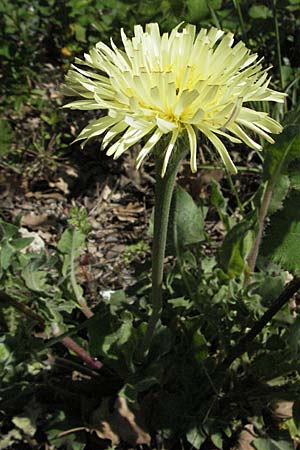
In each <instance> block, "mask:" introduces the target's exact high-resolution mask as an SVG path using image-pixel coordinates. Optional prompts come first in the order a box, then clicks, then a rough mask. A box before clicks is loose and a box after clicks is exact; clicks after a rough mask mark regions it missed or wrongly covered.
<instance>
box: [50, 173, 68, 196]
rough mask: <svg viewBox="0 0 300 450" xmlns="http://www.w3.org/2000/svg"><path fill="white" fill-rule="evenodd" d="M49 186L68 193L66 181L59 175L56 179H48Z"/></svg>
mask: <svg viewBox="0 0 300 450" xmlns="http://www.w3.org/2000/svg"><path fill="white" fill-rule="evenodd" d="M49 186H50V187H54V188H57V189H59V190H60V191H61V192H63V193H64V194H69V192H70V190H69V185H68V183H66V181H65V180H64V179H63V178H61V177H60V178H58V180H57V181H53V182H52V181H50V182H49Z"/></svg>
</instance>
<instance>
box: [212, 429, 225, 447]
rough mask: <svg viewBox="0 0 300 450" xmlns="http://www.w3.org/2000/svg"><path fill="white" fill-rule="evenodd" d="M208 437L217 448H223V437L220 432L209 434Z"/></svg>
mask: <svg viewBox="0 0 300 450" xmlns="http://www.w3.org/2000/svg"><path fill="white" fill-rule="evenodd" d="M210 439H211V441H212V443H213V444H214V445H215V446H216V447H217V448H219V449H222V448H223V437H222V433H221V432H219V433H213V434H211V435H210Z"/></svg>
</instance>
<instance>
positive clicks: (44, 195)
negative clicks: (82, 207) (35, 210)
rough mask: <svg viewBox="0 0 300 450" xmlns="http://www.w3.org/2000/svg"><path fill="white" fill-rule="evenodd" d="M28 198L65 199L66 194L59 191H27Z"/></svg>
mask: <svg viewBox="0 0 300 450" xmlns="http://www.w3.org/2000/svg"><path fill="white" fill-rule="evenodd" d="M25 197H26V198H36V199H39V198H58V199H63V198H64V196H63V195H62V194H60V193H59V192H50V193H46V192H39V191H37V192H27V193H26V194H25Z"/></svg>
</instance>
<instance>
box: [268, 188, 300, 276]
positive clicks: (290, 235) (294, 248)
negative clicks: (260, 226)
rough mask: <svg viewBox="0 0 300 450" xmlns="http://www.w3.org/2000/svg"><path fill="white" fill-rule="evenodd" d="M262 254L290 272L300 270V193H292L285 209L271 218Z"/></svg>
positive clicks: (284, 206) (285, 203) (285, 204)
mask: <svg viewBox="0 0 300 450" xmlns="http://www.w3.org/2000/svg"><path fill="white" fill-rule="evenodd" d="M261 254H262V255H263V256H266V257H268V258H270V259H272V261H274V262H275V263H278V264H280V265H281V266H282V267H283V268H285V269H287V270H289V271H290V272H297V271H299V269H300V192H299V191H292V192H291V194H290V196H289V197H288V198H287V199H286V200H285V202H284V205H283V208H282V209H281V210H280V211H278V212H277V213H275V214H273V216H272V217H271V222H270V225H269V226H268V228H267V230H266V235H265V237H264V239H263V242H262V247H261Z"/></svg>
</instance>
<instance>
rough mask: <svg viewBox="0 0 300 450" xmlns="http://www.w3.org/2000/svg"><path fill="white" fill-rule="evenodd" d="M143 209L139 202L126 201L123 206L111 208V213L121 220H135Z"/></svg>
mask: <svg viewBox="0 0 300 450" xmlns="http://www.w3.org/2000/svg"><path fill="white" fill-rule="evenodd" d="M143 211H144V208H143V206H141V205H140V204H139V203H132V202H130V203H128V205H126V206H125V207H123V206H119V207H117V208H114V209H113V213H114V214H115V215H116V216H117V218H118V219H119V220H120V221H122V222H125V221H126V222H135V221H136V219H137V217H138V216H139V214H140V213H142V212H143Z"/></svg>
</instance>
